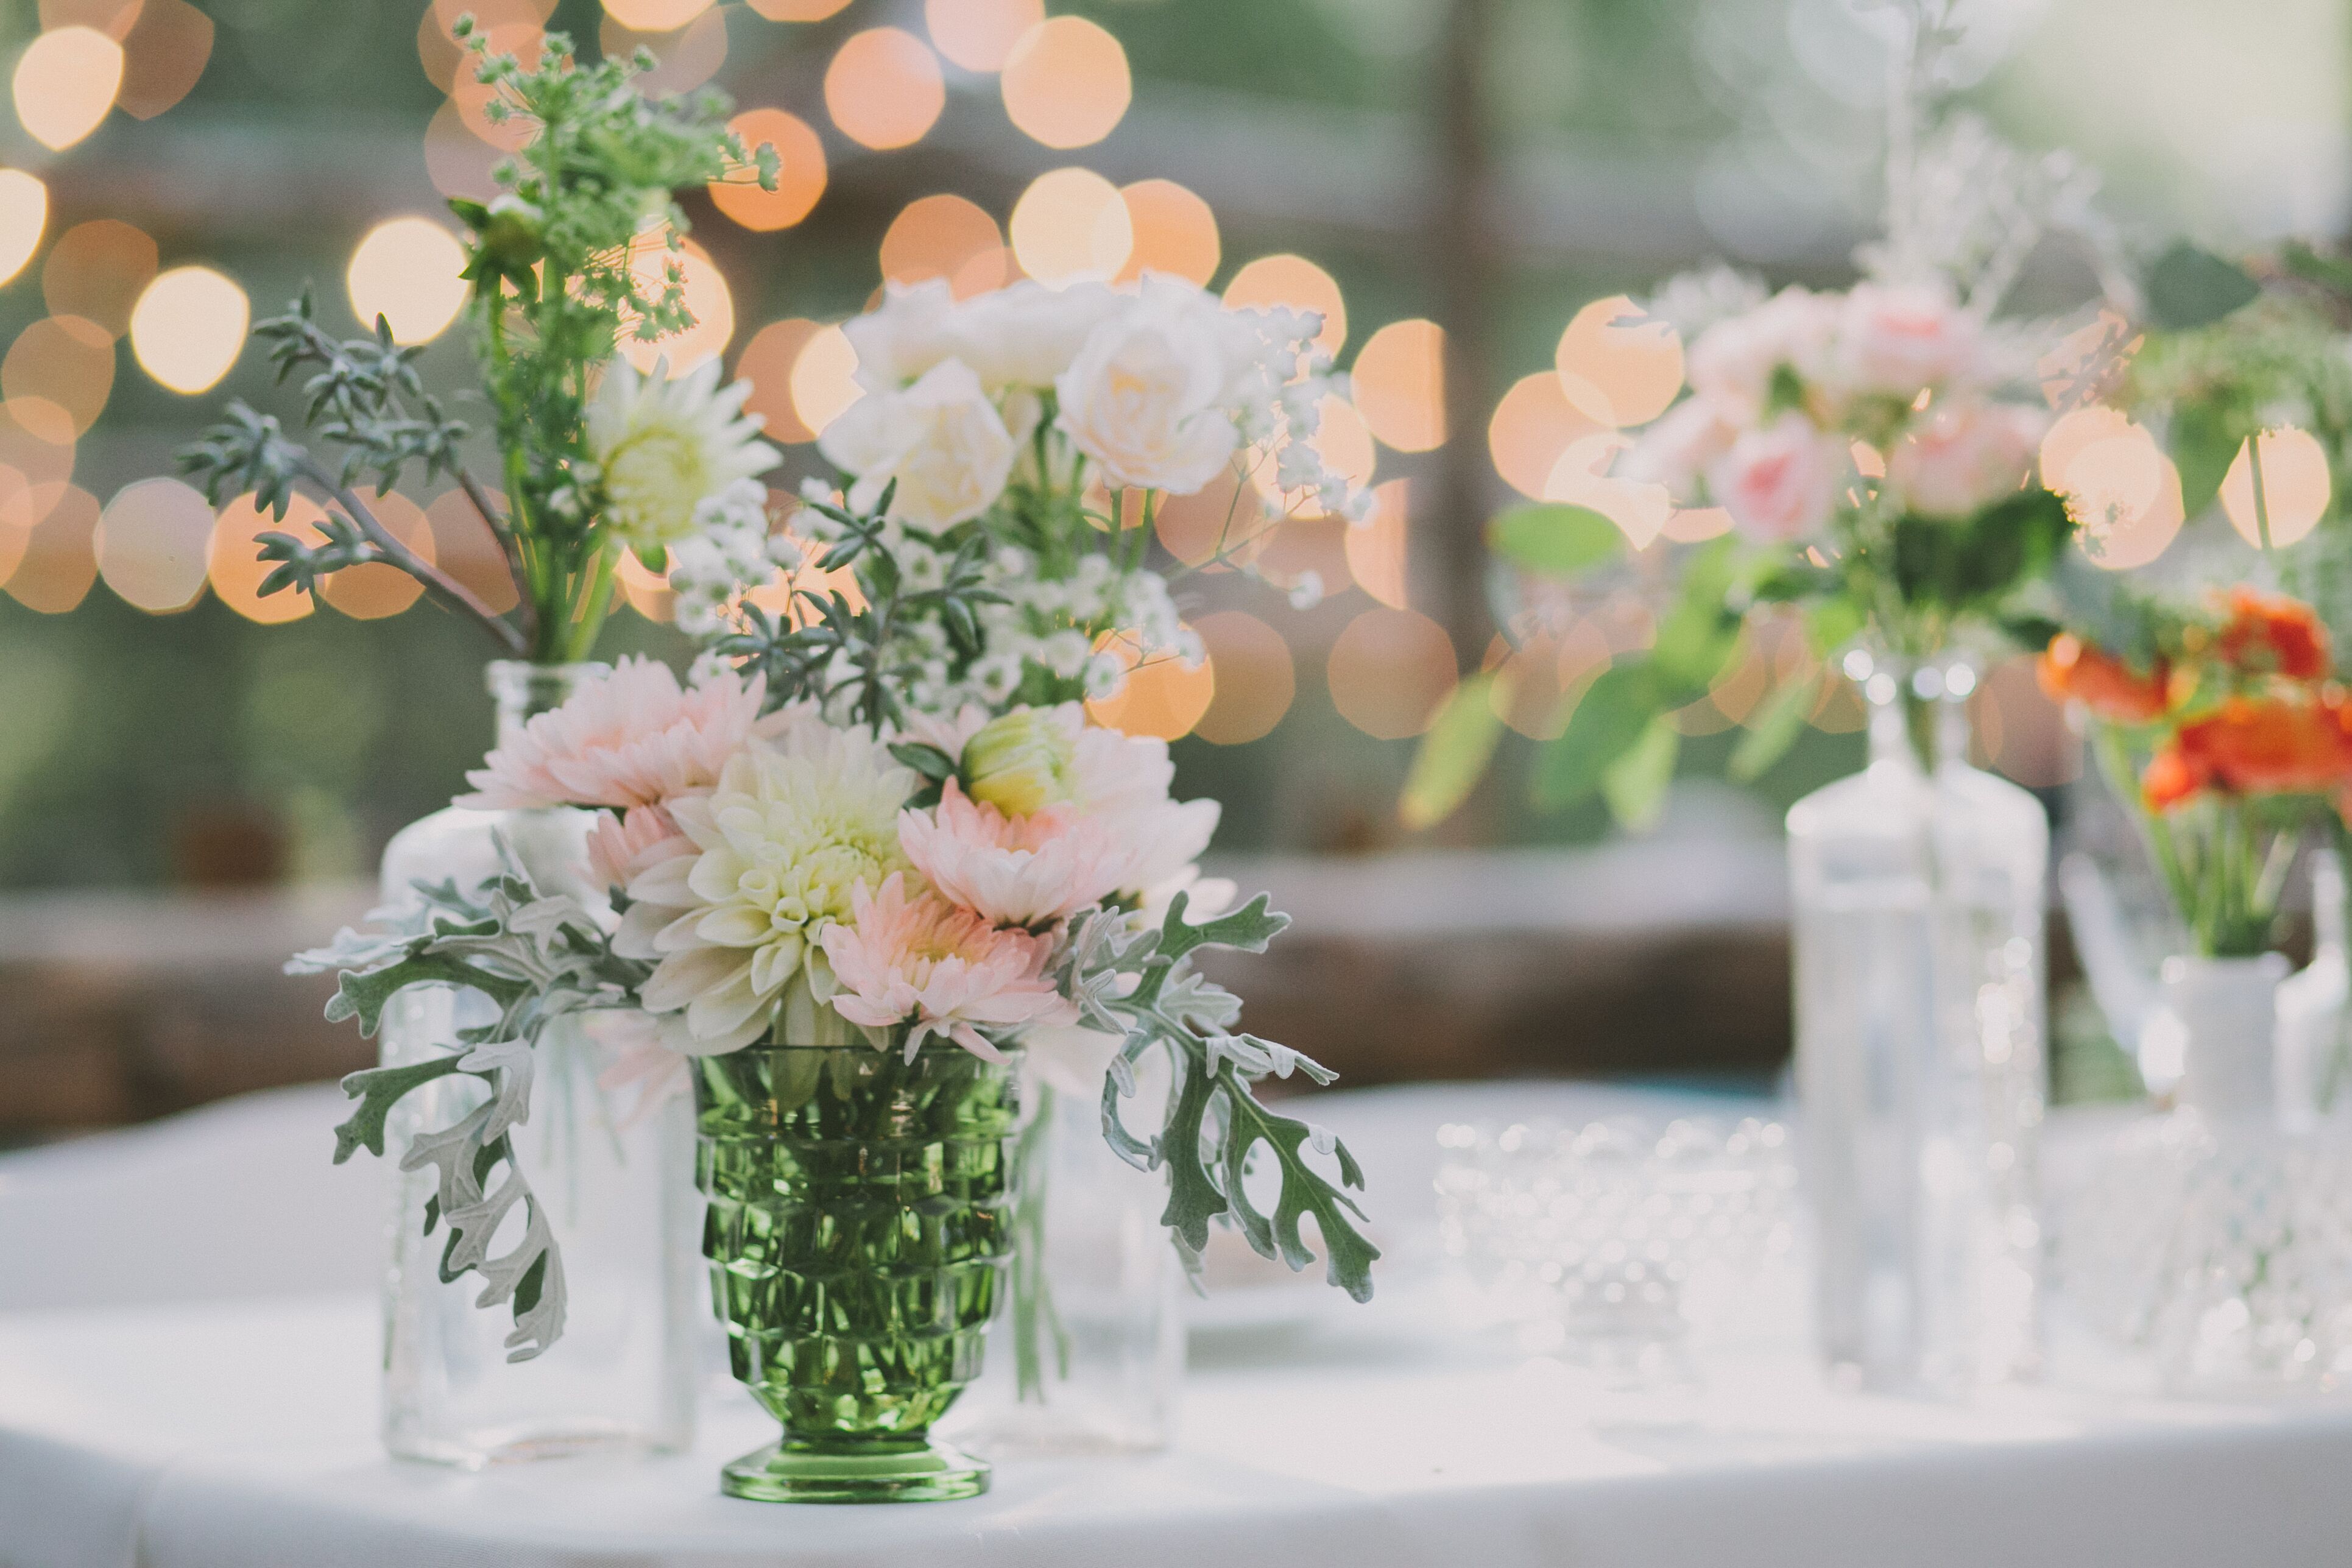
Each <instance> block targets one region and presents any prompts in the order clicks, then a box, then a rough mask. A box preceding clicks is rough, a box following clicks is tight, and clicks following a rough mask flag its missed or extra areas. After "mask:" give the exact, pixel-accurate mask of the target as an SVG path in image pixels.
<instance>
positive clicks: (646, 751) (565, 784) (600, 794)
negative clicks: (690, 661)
mask: <svg viewBox="0 0 2352 1568" xmlns="http://www.w3.org/2000/svg"><path fill="white" fill-rule="evenodd" d="M766 694H767V682H766V680H765V679H763V678H761V677H760V676H757V675H755V676H753V677H752V678H751V679H750V680H748V681H747V680H744V679H742V678H741V677H740V676H738V675H737V674H736V673H735V672H734V671H733V670H728V671H726V672H724V673H722V674H720V675H718V676H715V677H713V678H712V679H709V680H706V681H704V682H702V683H701V684H700V685H698V686H691V687H686V688H680V687H679V685H678V683H677V676H675V675H673V674H671V673H670V670H669V667H668V666H667V665H665V664H661V663H659V662H657V661H656V660H654V659H650V658H625V659H623V660H621V662H620V663H619V664H618V665H616V666H615V667H614V669H613V672H612V673H611V674H610V675H607V676H604V677H601V678H599V679H593V680H589V681H586V682H583V684H582V686H581V687H580V689H578V690H577V691H574V692H573V693H572V695H571V697H570V698H568V699H566V700H565V701H564V703H563V705H562V707H560V708H557V709H556V710H553V711H552V712H548V713H541V714H540V715H539V716H538V717H537V718H535V719H533V720H531V721H530V722H529V723H527V724H525V725H524V726H523V728H522V732H521V733H520V734H519V735H515V736H513V737H511V738H510V739H509V740H507V741H505V742H502V743H500V744H499V746H498V747H497V748H496V749H495V750H493V751H492V752H490V754H489V755H488V756H487V757H485V758H483V759H482V765H481V766H480V767H479V768H477V769H475V770H474V771H473V772H472V773H467V775H466V782H467V784H472V785H473V786H474V793H473V794H471V795H459V796H458V797H457V805H466V806H473V807H476V808H478V809H481V810H492V811H495V810H500V809H516V808H521V809H528V808H530V807H534V806H547V805H608V806H615V807H625V806H632V805H660V804H662V803H663V802H664V801H667V800H670V799H673V798H675V797H676V796H678V795H685V794H688V792H690V791H694V790H705V789H709V787H710V786H711V785H712V784H716V783H717V782H718V781H719V770H720V769H722V768H724V767H725V766H726V765H727V759H728V758H730V757H731V756H733V755H734V754H735V753H736V752H739V751H740V750H742V749H743V745H744V742H747V741H749V740H750V739H751V737H752V736H753V735H758V734H765V733H769V732H771V731H773V730H775V729H776V728H778V727H779V726H780V725H782V723H785V722H788V720H787V718H786V716H785V715H783V714H777V715H774V716H772V717H771V718H770V719H766V720H763V719H761V716H760V707H761V702H762V701H763V700H764V699H765V697H766Z"/></svg>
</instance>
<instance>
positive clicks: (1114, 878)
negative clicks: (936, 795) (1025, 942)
mask: <svg viewBox="0 0 2352 1568" xmlns="http://www.w3.org/2000/svg"><path fill="white" fill-rule="evenodd" d="M1119 826H1120V824H1119V822H1118V819H1117V818H1111V817H1100V816H1081V815H1080V814H1079V812H1078V810H1077V808H1076V806H1072V805H1049V806H1047V807H1046V808H1045V810H1043V811H1037V812H1032V813H1030V814H1029V815H1028V816H1006V815H1005V814H1004V813H1003V812H1001V811H999V810H997V809H996V807H994V806H992V805H988V804H987V803H985V802H981V801H974V800H972V799H971V797H969V796H968V795H965V794H964V793H963V789H962V787H961V785H959V784H957V783H956V781H955V780H953V779H950V780H949V781H948V783H947V789H946V792H945V793H944V794H942V795H940V804H939V805H938V806H937V807H935V808H934V809H932V810H930V811H902V812H900V813H899V814H898V847H900V848H901V849H903V850H905V851H906V854H907V858H908V860H910V861H912V862H913V863H914V866H915V869H916V870H918V871H919V872H921V873H922V874H923V876H924V878H925V879H927V880H928V881H929V883H930V884H931V886H933V887H934V888H937V889H939V890H940V893H941V894H943V895H944V896H945V897H946V898H947V900H949V901H950V903H954V904H959V905H961V906H962V907H963V908H965V909H967V910H974V911H976V912H977V913H979V914H980V915H981V916H982V918H984V919H986V920H988V921H992V922H993V923H994V924H997V925H1003V926H1030V927H1035V926H1041V925H1045V924H1048V923H1050V922H1052V921H1058V920H1066V919H1067V918H1068V917H1070V916H1071V915H1074V914H1076V913H1077V912H1078V911H1079V910H1084V909H1089V908H1092V907H1093V906H1094V905H1096V904H1098V903H1100V902H1102V901H1103V900H1105V899H1107V898H1108V897H1109V896H1110V895H1111V894H1113V893H1115V892H1117V891H1118V890H1119V889H1121V888H1123V887H1125V886H1126V885H1127V884H1128V883H1129V882H1130V881H1132V880H1134V879H1135V872H1136V868H1137V864H1138V856H1137V851H1136V849H1135V848H1134V847H1132V846H1130V845H1129V844H1127V843H1125V842H1123V841H1122V839H1121V837H1120V835H1119V832H1118V828H1119Z"/></svg>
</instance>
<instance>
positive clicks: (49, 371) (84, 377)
mask: <svg viewBox="0 0 2352 1568" xmlns="http://www.w3.org/2000/svg"><path fill="white" fill-rule="evenodd" d="M113 389H114V336H113V334H112V333H110V332H109V331H107V330H106V329H105V328H104V327H101V326H100V325H99V324H98V323H97V322H96V321H85V320H83V319H82V318H81V317H79V316H45V317H43V318H42V319H41V320H39V321H35V322H33V323H32V324H31V325H30V326H27V327H26V329H25V330H24V331H22V332H20V333H18V334H17V336H16V342H13V343H11V344H10V345H9V346H8V353H7V357H6V358H5V360H0V394H5V395H6V397H7V398H8V400H9V402H10V404H11V405H16V404H17V403H18V402H19V400H21V399H25V398H34V397H37V398H41V399H44V400H46V401H47V402H48V403H50V404H53V405H56V406H57V407H58V408H60V409H63V410H64V411H65V414H66V416H67V417H68V419H69V420H71V421H72V426H73V433H74V434H75V435H77V436H79V435H80V434H82V433H83V432H84V431H86V430H88V429H89V427H90V426H92V425H94V424H96V423H97V422H98V416H99V415H100V414H101V413H103V412H105V409H106V399H107V395H108V394H109V393H110V392H112V391H113Z"/></svg>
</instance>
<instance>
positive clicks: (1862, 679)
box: [1846, 650, 1977, 773]
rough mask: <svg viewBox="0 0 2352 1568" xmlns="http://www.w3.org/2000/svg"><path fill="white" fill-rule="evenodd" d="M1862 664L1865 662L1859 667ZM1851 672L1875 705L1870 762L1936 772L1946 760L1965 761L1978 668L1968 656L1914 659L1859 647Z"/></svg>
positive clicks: (1848, 670) (1872, 707)
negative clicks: (1969, 710)
mask: <svg viewBox="0 0 2352 1568" xmlns="http://www.w3.org/2000/svg"><path fill="white" fill-rule="evenodd" d="M1857 665H1859V666H1860V668H1857ZM1846 673H1847V674H1848V675H1850V676H1853V678H1854V679H1856V680H1857V681H1858V682H1859V683H1860V685H1861V687H1862V694H1863V697H1864V700H1867V701H1868V703H1869V704H1870V761H1871V764H1872V765H1873V766H1877V765H1879V764H1881V763H1892V764H1895V765H1897V766H1902V767H1912V768H1916V769H1918V770H1919V771H1920V772H1922V773H1934V772H1935V771H1936V769H1937V767H1938V766H1939V765H1940V764H1942V763H1944V762H1946V761H1956V762H1958V761H1965V760H1966V759H1967V757H1968V746H1969V715H1968V697H1969V693H1970V692H1972V691H1974V690H1975V689H1976V686H1977V681H1976V670H1975V668H1974V667H1973V666H1971V665H1970V664H1969V663H1968V662H1967V661H1966V660H1964V659H1954V658H1945V659H1937V660H1929V661H1912V660H1907V659H1902V658H1895V657H1893V656H1891V655H1888V654H1885V653H1879V652H1874V651H1867V650H1857V651H1856V652H1855V653H1853V654H1850V655H1848V656H1847V661H1846Z"/></svg>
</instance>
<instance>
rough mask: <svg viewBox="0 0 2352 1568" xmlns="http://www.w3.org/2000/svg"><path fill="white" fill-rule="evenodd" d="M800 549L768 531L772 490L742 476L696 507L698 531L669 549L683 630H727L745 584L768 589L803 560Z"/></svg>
mask: <svg viewBox="0 0 2352 1568" xmlns="http://www.w3.org/2000/svg"><path fill="white" fill-rule="evenodd" d="M800 559H801V556H800V548H799V546H797V545H796V544H794V543H793V542H792V541H791V540H790V539H788V538H786V537H785V536H783V535H782V534H773V535H772V534H770V532H769V531H768V492H767V489H766V487H764V486H762V485H761V483H760V482H759V481H758V480H757V479H738V480H736V481H735V482H733V483H732V484H730V485H729V486H727V487H726V488H725V489H721V490H720V491H719V492H718V493H717V494H716V495H711V496H706V497H704V498H703V500H701V502H700V503H699V504H698V505H697V506H696V508H695V510H694V531H692V532H691V533H689V534H688V535H686V536H685V537H683V538H681V539H679V540H678V541H677V542H675V543H673V544H672V545H670V547H669V585H670V591H671V592H672V593H673V594H675V595H677V624H678V627H679V629H680V630H682V631H684V632H685V633H686V634H687V635H688V636H689V637H712V636H715V635H717V634H719V632H722V631H724V630H726V629H727V615H728V612H729V611H730V609H731V608H732V607H733V605H734V604H735V601H736V598H737V596H738V595H740V594H741V593H742V592H743V591H744V590H745V589H746V588H759V587H764V586H766V585H767V584H768V583H769V582H770V581H771V580H772V578H773V577H774V575H775V573H776V569H777V568H779V567H782V568H783V569H785V570H787V571H790V570H792V569H793V568H794V567H796V566H798V565H799V564H800Z"/></svg>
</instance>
